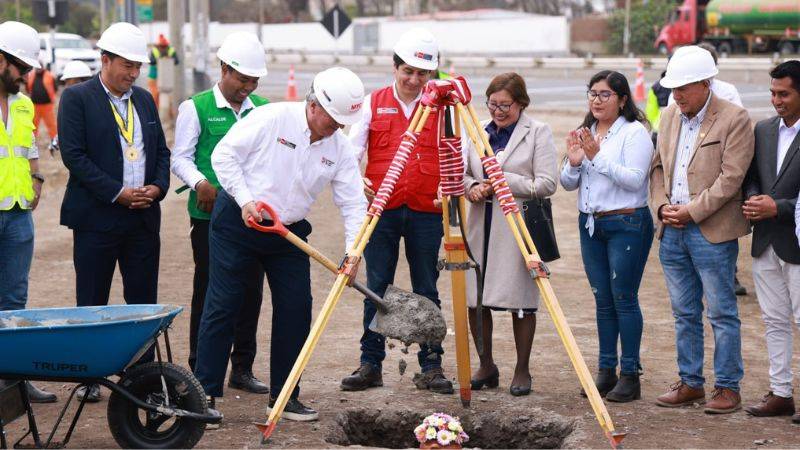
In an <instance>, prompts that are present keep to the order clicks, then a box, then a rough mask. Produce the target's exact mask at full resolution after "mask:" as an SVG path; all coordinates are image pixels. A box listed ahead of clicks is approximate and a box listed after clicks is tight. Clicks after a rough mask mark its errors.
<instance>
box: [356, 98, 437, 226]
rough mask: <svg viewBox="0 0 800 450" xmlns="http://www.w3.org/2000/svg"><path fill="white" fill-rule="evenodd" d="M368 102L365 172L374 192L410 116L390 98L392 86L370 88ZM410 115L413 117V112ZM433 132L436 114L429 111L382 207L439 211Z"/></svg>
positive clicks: (435, 124)
mask: <svg viewBox="0 0 800 450" xmlns="http://www.w3.org/2000/svg"><path fill="white" fill-rule="evenodd" d="M370 102H371V107H372V121H371V122H370V124H369V140H368V146H367V169H366V171H365V175H366V177H367V178H369V180H370V181H372V186H373V189H374V190H375V191H376V192H377V191H378V188H379V187H380V185H381V182H382V181H383V177H384V176H385V175H386V171H387V170H388V169H389V164H391V162H392V159H393V158H394V154H395V153H396V152H397V148H398V146H399V145H400V141H401V140H402V138H403V133H405V132H406V130H408V125H409V122H410V121H411V120H410V118H409V119H407V118H406V116H405V115H404V114H403V110H402V109H401V107H400V104H399V103H398V101H397V99H395V98H394V92H393V89H392V86H387V87H385V88H383V89H379V90H377V91H375V92H373V93H372V95H371V97H370ZM417 107H419V103H418V104H417ZM415 110H416V109H415ZM411 115H412V117H413V113H412V114H411ZM437 133H438V128H437V115H436V114H433V113H432V114H431V115H430V116H429V117H428V122H427V123H426V124H425V128H424V129H423V131H422V133H420V136H419V138H418V139H417V145H416V146H415V147H414V150H413V151H412V152H411V155H410V157H409V159H408V164H407V165H406V168H405V170H404V171H403V174H402V176H400V179H399V180H398V181H397V185H396V187H395V190H394V193H392V196H391V197H390V198H389V201H388V202H387V204H386V209H395V208H399V207H401V206H403V205H406V206H408V207H409V208H410V209H412V210H414V211H420V212H430V213H441V212H442V210H441V208H437V207H435V206H433V201H434V200H435V199H436V191H437V189H438V187H439V150H438V148H437V144H436V141H437Z"/></svg>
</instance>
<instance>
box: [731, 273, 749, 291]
mask: <svg viewBox="0 0 800 450" xmlns="http://www.w3.org/2000/svg"><path fill="white" fill-rule="evenodd" d="M733 292H734V293H735V294H736V295H747V288H745V287H744V286H742V283H739V277H736V276H734V277H733Z"/></svg>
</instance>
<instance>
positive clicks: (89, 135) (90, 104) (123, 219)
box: [58, 75, 169, 232]
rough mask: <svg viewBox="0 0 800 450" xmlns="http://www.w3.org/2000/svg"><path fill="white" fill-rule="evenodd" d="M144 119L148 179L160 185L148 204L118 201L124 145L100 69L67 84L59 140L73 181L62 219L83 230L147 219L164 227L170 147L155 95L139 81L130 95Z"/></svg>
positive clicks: (148, 224) (154, 227) (154, 228)
mask: <svg viewBox="0 0 800 450" xmlns="http://www.w3.org/2000/svg"><path fill="white" fill-rule="evenodd" d="M131 99H132V101H133V106H134V108H136V112H137V114H138V115H139V122H141V125H142V138H143V140H144V152H145V155H146V158H147V159H146V164H145V177H144V179H145V184H146V185H147V184H153V185H156V186H158V187H159V188H161V197H160V198H158V199H157V200H158V201H156V202H153V204H152V205H151V206H150V207H149V208H146V209H137V210H131V209H128V208H126V207H124V206H122V205H120V204H119V203H116V202H114V201H113V199H114V198H115V197H116V196H117V194H118V193H119V191H120V190H121V189H122V187H123V186H122V166H123V162H122V146H121V145H120V138H119V129H118V127H117V123H116V121H115V120H114V115H113V113H112V112H111V105H110V104H109V100H108V95H106V92H105V90H104V89H103V85H102V84H100V78H99V75H95V76H94V78H92V79H90V80H88V81H86V82H84V83H81V84H77V85H75V86H71V87H69V88H67V89H66V90H64V93H63V94H62V95H61V101H60V102H59V105H58V129H59V133H58V142H59V146H60V147H61V158H62V159H63V161H64V165H65V166H67V169H68V170H69V181H68V182H67V190H66V193H65V194H64V201H63V203H62V204H61V224H62V225H66V226H68V227H69V228H72V229H73V230H80V231H110V230H113V229H115V228H125V227H128V226H132V225H133V226H135V225H136V223H142V221H143V222H144V224H145V226H146V227H147V228H148V229H149V230H151V231H155V232H157V231H159V226H160V223H161V210H160V208H159V202H160V201H161V200H162V199H163V198H164V196H165V195H166V194H167V190H168V189H169V148H167V143H166V140H165V138H164V130H163V129H162V128H161V120H160V119H159V117H158V110H157V109H156V105H155V103H154V102H153V97H152V96H151V95H150V93H148V92H147V91H146V90H144V89H142V88H140V87H137V86H134V87H133V96H132V97H131Z"/></svg>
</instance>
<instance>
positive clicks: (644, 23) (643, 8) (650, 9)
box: [607, 0, 675, 54]
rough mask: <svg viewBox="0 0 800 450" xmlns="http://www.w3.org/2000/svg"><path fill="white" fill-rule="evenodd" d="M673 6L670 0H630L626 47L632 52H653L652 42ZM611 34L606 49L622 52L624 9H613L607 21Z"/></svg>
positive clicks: (612, 51)
mask: <svg viewBox="0 0 800 450" xmlns="http://www.w3.org/2000/svg"><path fill="white" fill-rule="evenodd" d="M674 7H675V3H674V2H673V1H671V0H649V1H647V2H646V3H645V2H643V1H642V0H631V34H630V41H629V42H628V47H629V49H630V51H632V52H634V53H645V54H647V53H655V51H656V50H655V48H654V47H653V43H654V42H655V41H656V38H657V37H658V32H659V31H658V30H660V29H661V27H662V26H663V25H664V21H665V20H666V19H667V16H668V15H669V12H670V11H672V9H673V8H674ZM608 28H609V30H610V31H611V36H610V37H609V40H608V42H607V45H608V51H609V52H611V53H622V48H623V46H622V37H623V35H624V33H625V9H624V8H619V9H615V10H614V12H613V13H612V14H611V18H610V20H609V21H608Z"/></svg>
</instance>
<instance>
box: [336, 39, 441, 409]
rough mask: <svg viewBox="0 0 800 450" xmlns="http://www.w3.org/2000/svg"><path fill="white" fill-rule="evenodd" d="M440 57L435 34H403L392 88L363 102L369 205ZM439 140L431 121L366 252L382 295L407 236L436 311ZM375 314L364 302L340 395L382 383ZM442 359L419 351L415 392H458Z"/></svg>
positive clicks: (416, 277)
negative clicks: (357, 352)
mask: <svg viewBox="0 0 800 450" xmlns="http://www.w3.org/2000/svg"><path fill="white" fill-rule="evenodd" d="M438 54H439V47H438V45H437V43H436V40H435V39H434V37H433V35H432V34H431V33H430V32H428V31H426V30H423V29H419V28H416V29H412V30H409V31H408V32H406V33H404V34H403V36H401V37H400V40H399V41H398V42H397V44H396V45H395V47H394V83H392V85H390V86H386V87H384V88H382V89H378V90H377V91H375V92H373V93H372V94H371V95H370V96H369V97H368V98H367V99H365V101H364V107H363V108H362V109H363V110H364V115H363V117H362V119H361V121H360V122H358V123H356V124H355V125H353V127H352V129H351V130H350V140H351V141H352V143H353V146H354V147H355V148H356V149H357V150H358V157H359V159H363V156H364V154H365V153H366V155H367V168H366V172H365V174H364V191H365V193H366V194H367V197H368V198H370V200H371V199H372V197H373V196H374V195H375V191H377V190H378V188H379V187H380V184H381V181H383V177H384V176H385V175H386V172H387V170H388V168H389V164H390V163H391V161H392V158H393V157H394V154H395V152H396V151H397V148H398V146H399V144H400V141H401V139H402V136H403V133H404V132H405V131H406V130H407V129H408V125H409V122H410V120H411V117H412V116H413V115H414V111H415V110H416V108H418V107H419V100H420V97H421V95H422V88H423V87H424V86H425V83H427V82H428V80H430V79H431V78H432V77H433V76H434V74H435V73H436V70H437V67H438V65H439V57H438ZM436 134H437V128H436V117H435V115H432V116H431V118H430V120H429V121H428V122H427V123H426V125H425V130H424V131H423V132H422V133H421V135H420V137H419V139H418V141H417V145H416V147H414V150H413V152H412V153H411V155H410V158H409V160H408V164H407V165H406V168H405V171H404V172H403V174H402V176H401V177H400V179H399V180H398V182H397V185H396V188H395V190H394V193H393V194H392V196H391V197H390V199H389V201H388V203H387V204H386V209H385V211H384V212H383V214H382V215H381V220H380V222H378V226H377V227H376V228H375V231H374V233H373V234H372V236H371V238H370V241H369V244H367V247H366V249H365V250H364V258H365V260H366V263H367V284H368V285H369V288H370V289H371V290H372V291H374V292H376V293H377V294H378V295H383V294H384V292H385V291H386V287H387V286H388V285H389V284H392V283H393V282H394V275H395V269H396V268H397V260H398V256H399V248H400V238H403V239H404V241H405V253H406V259H407V260H408V265H409V269H410V272H411V286H412V287H413V290H414V292H415V293H416V294H419V295H423V296H425V297H427V298H429V299H430V300H431V301H432V302H434V303H435V304H436V305H437V306H438V305H439V292H438V291H437V289H436V280H437V279H438V278H439V272H438V271H437V269H436V261H437V259H438V257H439V246H440V245H441V241H442V234H443V229H442V210H441V209H440V208H438V207H437V206H435V205H434V200H435V199H436V191H437V189H438V186H439V156H438V149H437V142H436V141H437V136H436ZM374 316H375V306H374V305H373V304H372V303H371V302H368V301H366V300H365V301H364V334H363V335H362V336H361V365H360V367H359V368H358V369H357V370H356V371H355V372H353V373H352V374H351V375H350V376H348V377H346V378H344V379H343V380H342V385H341V389H342V390H345V391H361V390H364V389H368V388H371V387H375V386H382V385H383V377H382V374H381V365H382V362H383V359H384V358H385V357H386V351H385V343H386V338H385V337H383V336H381V335H380V334H378V333H375V332H373V331H371V330H369V328H368V327H369V324H370V323H371V322H372V319H373V317H374ZM442 353H444V351H443V350H442V348H441V346H439V345H437V346H427V345H422V346H420V351H419V353H418V354H417V357H418V359H419V364H420V367H421V369H422V374H420V375H417V376H415V377H414V383H415V384H416V386H417V388H419V389H429V390H431V391H433V392H437V393H441V394H452V393H453V384H452V383H451V382H450V381H449V380H448V379H447V378H446V377H445V376H444V374H443V372H442Z"/></svg>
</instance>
